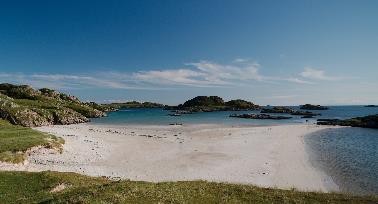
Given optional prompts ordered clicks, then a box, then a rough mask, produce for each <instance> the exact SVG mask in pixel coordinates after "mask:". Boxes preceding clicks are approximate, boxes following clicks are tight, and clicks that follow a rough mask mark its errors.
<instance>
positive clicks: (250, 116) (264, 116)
mask: <svg viewBox="0 0 378 204" xmlns="http://www.w3.org/2000/svg"><path fill="white" fill-rule="evenodd" d="M230 117H235V118H246V119H260V120H265V119H270V120H284V119H290V118H292V117H286V116H271V115H268V114H241V115H237V114H232V115H230Z"/></svg>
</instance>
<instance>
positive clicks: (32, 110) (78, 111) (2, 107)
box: [0, 83, 106, 127]
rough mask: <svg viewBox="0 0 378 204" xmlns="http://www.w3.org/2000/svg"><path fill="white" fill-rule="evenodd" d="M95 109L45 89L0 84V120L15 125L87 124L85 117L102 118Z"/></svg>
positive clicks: (99, 112) (94, 106)
mask: <svg viewBox="0 0 378 204" xmlns="http://www.w3.org/2000/svg"><path fill="white" fill-rule="evenodd" d="M99 107H100V105H98V104H96V103H93V102H92V103H82V102H80V100H79V99H78V98H76V97H74V96H70V95H67V94H64V93H60V92H57V91H55V90H51V89H47V88H43V89H39V90H36V89H33V88H32V87H30V86H27V85H12V84H7V83H4V84H0V118H2V119H6V120H8V121H9V122H11V123H12V124H15V125H22V126H26V127H36V126H43V125H53V124H62V125H66V124H75V123H83V122H88V121H89V118H97V117H103V116H106V113H105V111H104V110H103V109H100V108H99ZM99 109H100V110H99Z"/></svg>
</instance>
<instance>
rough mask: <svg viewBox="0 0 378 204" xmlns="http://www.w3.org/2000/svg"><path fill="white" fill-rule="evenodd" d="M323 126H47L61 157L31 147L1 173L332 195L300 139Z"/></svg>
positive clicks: (328, 180)
mask: <svg viewBox="0 0 378 204" xmlns="http://www.w3.org/2000/svg"><path fill="white" fill-rule="evenodd" d="M327 128H330V127H328V126H317V125H307V124H300V125H278V126H259V127H254V126H231V125H200V124H198V125H192V124H190V125H130V126H125V125H124V126H117V125H99V124H92V123H87V124H77V125H66V126H44V127H37V128H34V129H36V130H39V131H42V132H47V133H51V134H54V135H56V136H59V137H62V138H63V139H64V140H65V144H64V146H63V152H62V154H59V153H57V152H54V150H49V149H45V148H35V149H33V150H31V151H29V152H28V154H29V156H28V158H27V160H26V161H25V162H24V164H7V163H1V164H0V169H2V170H17V171H33V172H34V171H46V170H51V171H60V172H76V173H80V174H85V175H90V176H106V177H110V178H113V179H130V180H135V181H151V182H160V181H187V180H206V181H216V182H227V183H240V184H253V185H257V186H261V187H275V188H283V189H291V188H295V189H298V190H301V191H321V192H333V191H338V190H339V188H338V186H337V185H335V184H334V182H333V181H332V179H331V178H330V177H329V176H327V175H326V174H325V173H323V172H322V171H321V170H320V169H318V168H316V167H314V166H313V165H312V164H311V162H310V161H309V154H308V151H307V150H306V146H305V142H304V136H306V135H308V134H311V133H314V132H316V131H319V130H324V129H327Z"/></svg>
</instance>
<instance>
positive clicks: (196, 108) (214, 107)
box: [164, 96, 260, 114]
mask: <svg viewBox="0 0 378 204" xmlns="http://www.w3.org/2000/svg"><path fill="white" fill-rule="evenodd" d="M164 109H165V110H173V111H185V113H184V114H187V113H193V112H213V111H241V110H257V109H260V106H258V105H256V104H253V103H252V102H249V101H245V100H241V99H236V100H230V101H227V102H225V101H224V100H223V99H222V98H221V97H219V96H197V97H195V98H192V99H190V100H188V101H186V102H185V103H183V104H180V105H178V106H165V107H164Z"/></svg>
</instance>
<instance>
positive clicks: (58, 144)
mask: <svg viewBox="0 0 378 204" xmlns="http://www.w3.org/2000/svg"><path fill="white" fill-rule="evenodd" d="M63 143H64V140H63V139H62V138H58V137H56V136H53V135H50V134H47V133H42V132H39V131H36V130H33V129H31V128H26V127H21V126H17V125H12V124H10V123H9V122H8V121H5V120H1V119H0V161H5V162H13V163H19V162H22V161H24V159H25V152H26V151H27V150H28V149H30V148H32V147H35V146H45V147H48V148H54V149H57V150H59V151H61V150H62V149H61V148H62V144H63Z"/></svg>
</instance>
